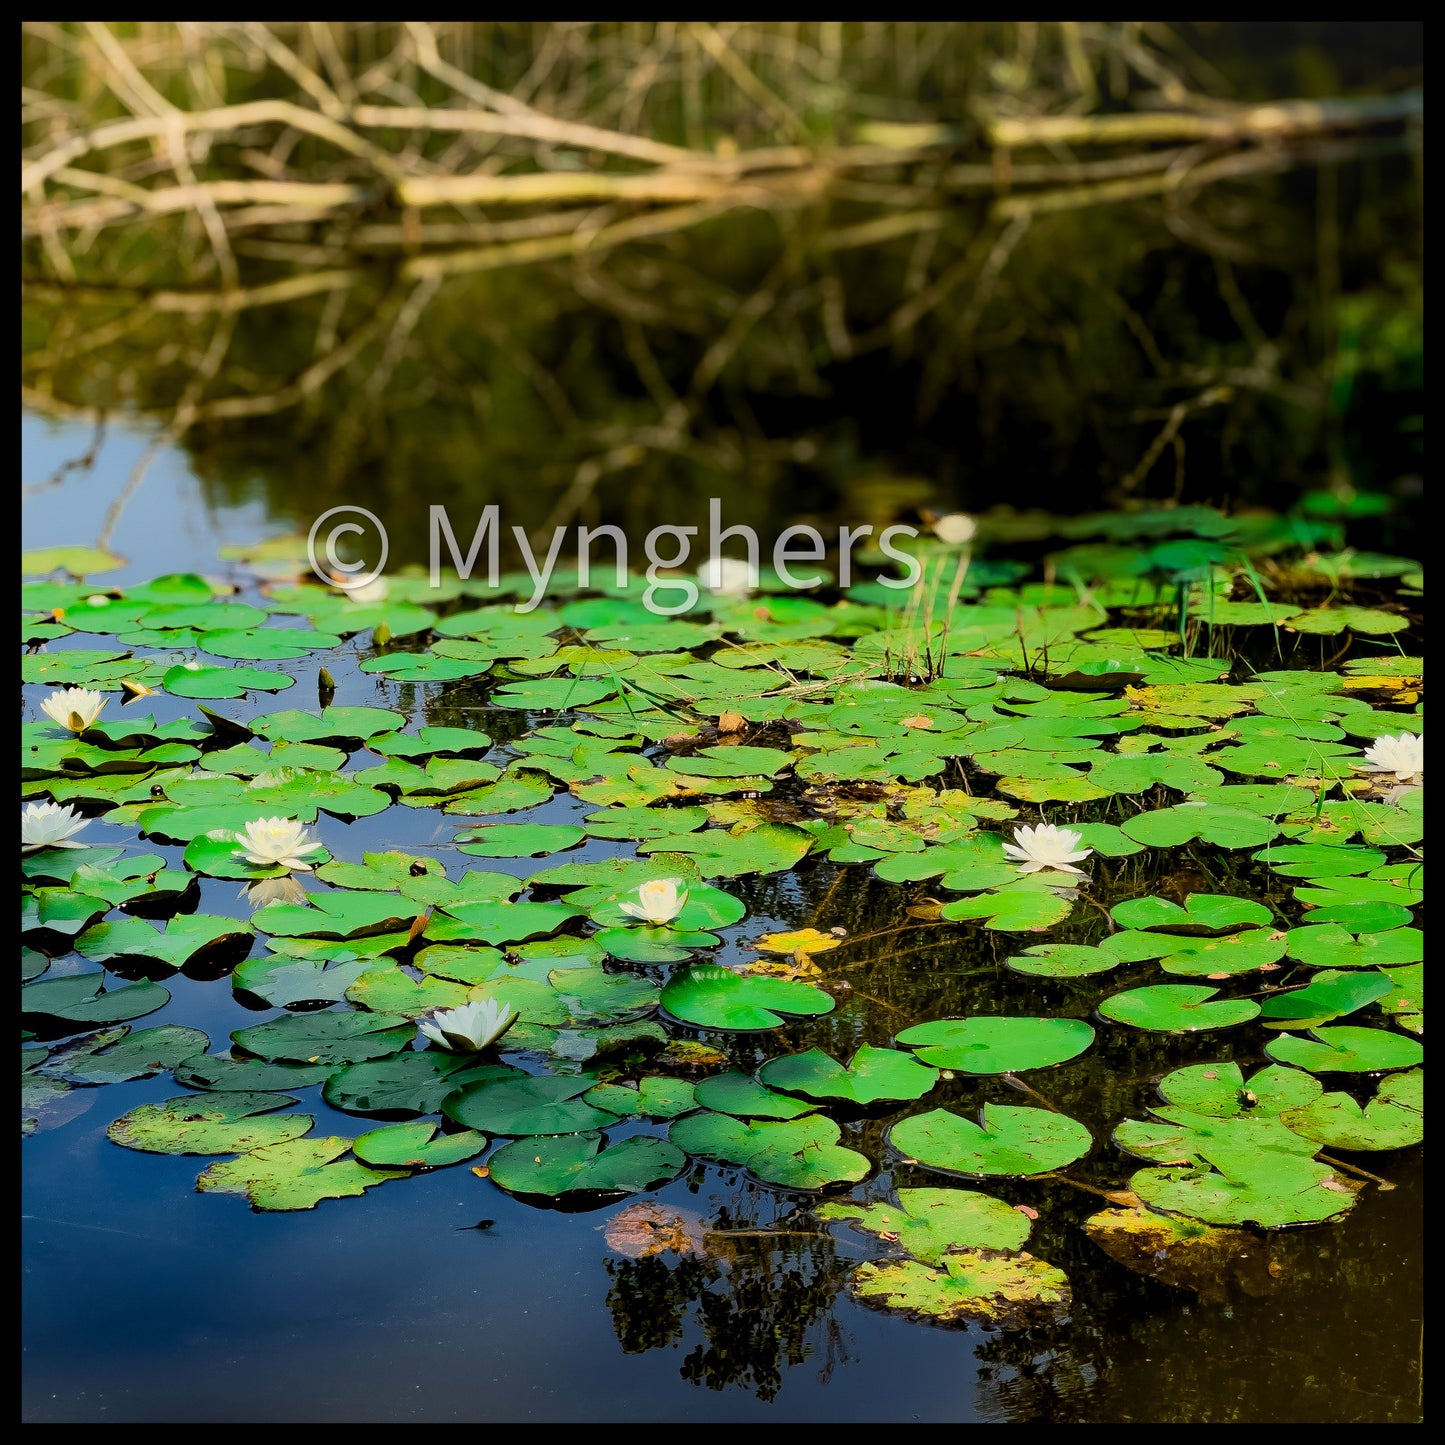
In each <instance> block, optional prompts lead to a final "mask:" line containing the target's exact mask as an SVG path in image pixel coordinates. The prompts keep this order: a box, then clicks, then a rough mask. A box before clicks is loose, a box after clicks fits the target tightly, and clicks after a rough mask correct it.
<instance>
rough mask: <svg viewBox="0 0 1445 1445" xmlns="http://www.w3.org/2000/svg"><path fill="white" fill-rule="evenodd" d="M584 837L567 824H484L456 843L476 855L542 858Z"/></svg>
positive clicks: (584, 835)
mask: <svg viewBox="0 0 1445 1445" xmlns="http://www.w3.org/2000/svg"><path fill="white" fill-rule="evenodd" d="M586 836H587V835H586V833H585V832H584V831H583V830H582V829H581V828H578V827H575V826H573V825H572V824H570V823H487V824H484V825H483V826H482V827H480V828H474V829H472V831H471V832H470V833H468V834H467V835H466V837H467V841H466V842H465V843H460V844H459V845H458V846H459V847H460V848H461V850H462V852H463V853H470V854H472V855H473V856H474V857H477V858H541V857H544V856H545V855H547V854H548V853H561V852H564V851H565V850H566V849H568V848H575V847H576V846H577V844H578V843H580V842H581V841H582V840H583V838H585V837H586Z"/></svg>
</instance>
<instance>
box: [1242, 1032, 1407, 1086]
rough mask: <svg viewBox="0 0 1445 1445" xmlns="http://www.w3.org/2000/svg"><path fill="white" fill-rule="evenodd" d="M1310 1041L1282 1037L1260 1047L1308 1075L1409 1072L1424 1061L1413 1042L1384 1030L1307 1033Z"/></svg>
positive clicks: (1295, 1037) (1286, 1035)
mask: <svg viewBox="0 0 1445 1445" xmlns="http://www.w3.org/2000/svg"><path fill="white" fill-rule="evenodd" d="M1309 1032H1310V1037H1309V1038H1307V1039H1302V1038H1299V1037H1297V1036H1296V1035H1294V1034H1282V1035H1281V1036H1280V1037H1279V1038H1277V1039H1271V1040H1270V1041H1269V1043H1267V1044H1266V1045H1265V1046H1264V1051H1265V1053H1267V1054H1268V1055H1269V1056H1270V1058H1272V1059H1278V1060H1279V1062H1280V1063H1282V1064H1293V1065H1294V1066H1295V1068H1297V1069H1308V1070H1309V1072H1310V1073H1312V1074H1374V1073H1383V1072H1384V1071H1386V1070H1388V1069H1413V1068H1414V1067H1415V1065H1416V1064H1418V1063H1420V1062H1421V1061H1422V1060H1423V1059H1424V1057H1425V1050H1424V1049H1423V1048H1422V1047H1421V1045H1420V1043H1419V1042H1418V1040H1416V1039H1407V1038H1405V1037H1404V1036H1403V1035H1401V1034H1395V1033H1390V1032H1389V1031H1388V1030H1386V1029H1368V1028H1356V1027H1352V1026H1350V1025H1345V1024H1342V1025H1339V1026H1337V1027H1335V1028H1316V1029H1311V1030H1310V1031H1309Z"/></svg>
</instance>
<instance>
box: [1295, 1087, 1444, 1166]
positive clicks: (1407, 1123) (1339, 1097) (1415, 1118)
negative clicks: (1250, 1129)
mask: <svg viewBox="0 0 1445 1445" xmlns="http://www.w3.org/2000/svg"><path fill="white" fill-rule="evenodd" d="M1424 1079H1425V1075H1424V1071H1423V1070H1422V1069H1411V1070H1410V1071H1409V1072H1408V1073H1404V1074H1391V1075H1389V1076H1388V1077H1387V1078H1384V1079H1381V1080H1380V1087H1379V1088H1378V1089H1377V1090H1376V1091H1375V1097H1374V1098H1373V1099H1371V1100H1370V1101H1369V1103H1367V1104H1366V1105H1365V1106H1364V1107H1363V1108H1361V1106H1360V1105H1359V1104H1358V1103H1356V1102H1355V1100H1354V1099H1352V1098H1351V1097H1350V1096H1349V1095H1348V1094H1322V1095H1321V1096H1320V1097H1319V1098H1317V1099H1315V1100H1313V1101H1312V1102H1311V1103H1309V1104H1306V1105H1304V1106H1303V1107H1302V1108H1298V1109H1291V1110H1290V1111H1289V1112H1288V1113H1286V1114H1285V1115H1284V1116H1283V1118H1284V1122H1285V1123H1286V1124H1287V1125H1289V1127H1290V1128H1291V1129H1293V1130H1294V1132H1295V1133H1296V1134H1302V1135H1303V1136H1304V1137H1305V1138H1306V1139H1311V1140H1313V1141H1314V1142H1315V1143H1316V1144H1319V1145H1322V1146H1323V1147H1324V1148H1327V1149H1406V1148H1409V1147H1410V1145H1412V1144H1418V1143H1420V1142H1421V1140H1422V1139H1424V1137H1425V1115H1424V1106H1425V1098H1424Z"/></svg>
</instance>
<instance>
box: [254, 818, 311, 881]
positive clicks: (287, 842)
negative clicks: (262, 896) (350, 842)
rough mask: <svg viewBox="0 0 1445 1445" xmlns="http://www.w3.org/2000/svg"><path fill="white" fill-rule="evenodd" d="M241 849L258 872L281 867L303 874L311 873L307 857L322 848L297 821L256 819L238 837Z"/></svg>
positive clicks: (292, 819)
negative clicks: (261, 869)
mask: <svg viewBox="0 0 1445 1445" xmlns="http://www.w3.org/2000/svg"><path fill="white" fill-rule="evenodd" d="M236 842H237V843H239V844H240V845H241V846H240V847H239V848H237V849H236V850H235V851H236V852H237V853H239V854H240V855H241V856H242V857H243V858H244V859H245V860H246V862H248V863H254V864H255V865H256V866H257V867H258V868H270V867H275V866H279V867H282V868H294V869H297V870H299V871H300V872H303V873H309V872H310V871H311V866H312V865H311V864H310V863H308V862H306V854H308V853H314V852H316V850H317V849H318V848H320V847H321V844H320V843H313V842H312V841H311V840H310V839H309V838H307V836H306V829H305V828H304V827H302V825H301V824H300V823H299V822H297V821H296V819H295V818H256V819H254V820H253V821H252V822H250V823H247V824H246V831H245V832H244V833H237V834H236Z"/></svg>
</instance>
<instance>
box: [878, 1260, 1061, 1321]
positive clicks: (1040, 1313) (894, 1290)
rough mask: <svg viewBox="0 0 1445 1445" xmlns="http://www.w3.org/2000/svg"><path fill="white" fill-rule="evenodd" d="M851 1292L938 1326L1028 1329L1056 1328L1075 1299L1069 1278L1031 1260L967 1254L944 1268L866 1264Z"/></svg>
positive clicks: (919, 1263)
mask: <svg viewBox="0 0 1445 1445" xmlns="http://www.w3.org/2000/svg"><path fill="white" fill-rule="evenodd" d="M849 1288H850V1289H851V1291H852V1293H854V1294H855V1295H856V1296H857V1297H858V1298H859V1299H860V1300H862V1301H863V1303H865V1304H871V1305H876V1306H879V1307H881V1308H884V1309H889V1310H897V1311H899V1312H901V1313H903V1314H906V1315H910V1316H913V1317H916V1318H921V1319H927V1320H929V1321H931V1322H933V1323H935V1324H957V1325H964V1324H982V1325H986V1326H992V1327H993V1328H995V1329H1024V1328H1027V1327H1029V1326H1036V1327H1041V1326H1045V1325H1049V1324H1053V1323H1057V1322H1058V1321H1059V1320H1061V1319H1063V1318H1064V1317H1065V1316H1066V1315H1067V1314H1068V1312H1069V1309H1070V1306H1071V1304H1072V1300H1073V1296H1072V1293H1071V1291H1070V1289H1069V1281H1068V1276H1067V1275H1065V1274H1064V1273H1063V1271H1062V1270H1060V1269H1057V1268H1056V1267H1055V1266H1054V1265H1051V1264H1047V1263H1045V1262H1044V1261H1043V1260H1040V1259H1035V1258H1034V1257H1033V1256H1032V1255H1030V1254H996V1253H994V1252H992V1251H985V1250H966V1251H961V1252H959V1253H955V1254H948V1255H945V1256H944V1258H943V1261H942V1264H941V1266H934V1265H929V1264H925V1263H923V1262H922V1261H921V1260H916V1259H900V1260H893V1261H889V1262H886V1263H881V1264H863V1265H860V1266H859V1267H858V1269H857V1270H856V1271H855V1272H854V1274H853V1277H852V1279H851V1280H850V1281H849Z"/></svg>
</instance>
